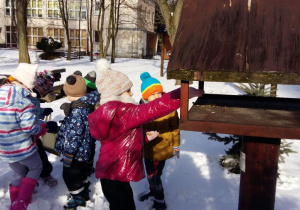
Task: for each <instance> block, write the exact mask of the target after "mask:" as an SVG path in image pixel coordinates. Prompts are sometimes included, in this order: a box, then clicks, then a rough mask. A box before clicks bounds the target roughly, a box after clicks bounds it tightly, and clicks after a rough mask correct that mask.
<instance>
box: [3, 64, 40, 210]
mask: <svg viewBox="0 0 300 210" xmlns="http://www.w3.org/2000/svg"><path fill="white" fill-rule="evenodd" d="M37 68H38V65H32V64H27V63H20V64H19V65H18V67H17V69H16V71H15V72H13V74H12V75H11V76H10V77H9V78H8V80H7V82H6V84H4V85H3V86H1V88H0V104H1V109H0V123H1V124H2V125H4V124H5V126H1V128H0V160H1V161H5V162H8V164H9V167H10V168H11V169H12V170H13V171H14V176H13V179H14V180H13V181H12V182H11V184H10V185H9V193H10V199H11V208H10V209H11V210H25V209H27V206H28V205H29V203H30V200H31V195H32V193H33V190H34V188H35V186H36V183H37V180H38V178H39V177H40V173H41V171H42V162H41V159H40V156H39V154H38V152H37V148H36V145H35V143H34V142H33V136H36V137H39V136H41V135H44V134H45V133H46V127H45V126H46V125H45V124H39V123H36V122H37V121H36V118H37V116H36V115H35V111H34V105H33V104H32V102H31V101H30V99H29V98H28V97H29V96H30V94H31V92H32V88H33V87H34V85H35V82H36V71H37Z"/></svg>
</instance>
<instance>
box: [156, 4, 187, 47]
mask: <svg viewBox="0 0 300 210" xmlns="http://www.w3.org/2000/svg"><path fill="white" fill-rule="evenodd" d="M156 2H157V4H158V6H159V9H160V12H161V14H162V16H163V18H164V20H165V23H166V28H167V30H168V35H169V36H170V41H171V44H172V45H173V43H174V39H175V35H176V32H177V28H178V24H179V20H180V16H181V10H182V7H183V0H177V1H176V3H175V4H174V9H173V10H171V9H170V7H169V6H168V3H167V0H156Z"/></svg>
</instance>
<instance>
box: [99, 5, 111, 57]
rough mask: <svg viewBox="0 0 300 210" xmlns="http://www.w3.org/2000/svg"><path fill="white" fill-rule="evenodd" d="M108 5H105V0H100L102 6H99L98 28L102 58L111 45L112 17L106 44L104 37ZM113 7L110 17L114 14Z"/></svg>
mask: <svg viewBox="0 0 300 210" xmlns="http://www.w3.org/2000/svg"><path fill="white" fill-rule="evenodd" d="M106 9H107V8H106V7H105V0H101V2H100V8H99V14H98V20H97V21H98V22H97V30H98V35H99V52H100V58H105V57H106V54H107V51H108V47H109V45H110V40H111V31H110V30H109V28H110V26H111V21H112V19H111V18H109V22H108V26H107V28H108V30H107V34H106V43H105V44H104V38H103V32H104V20H105V19H104V17H105V11H106ZM112 12H113V10H112V7H110V17H111V16H112V14H111V13H112Z"/></svg>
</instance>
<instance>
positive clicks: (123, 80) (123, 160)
mask: <svg viewBox="0 0 300 210" xmlns="http://www.w3.org/2000/svg"><path fill="white" fill-rule="evenodd" d="M96 69H97V71H98V72H97V82H96V85H97V89H98V92H99V93H100V94H101V99H100V105H101V106H100V107H99V108H98V109H97V110H96V111H94V112H93V113H92V114H90V115H89V117H88V121H89V127H90V132H91V135H92V137H93V138H95V139H97V140H99V141H100V142H101V148H100V153H99V158H98V161H97V163H96V172H95V174H96V178H98V179H100V182H101V186H102V191H103V194H104V196H105V197H106V199H107V200H108V202H109V205H110V209H111V210H123V209H124V210H125V209H126V210H134V209H135V204H134V199H133V192H132V189H131V187H130V181H133V182H137V181H140V180H141V179H143V178H144V177H145V172H144V166H143V156H142V148H143V130H142V127H141V125H143V124H145V123H147V122H150V121H152V120H154V119H157V118H159V117H162V116H164V115H167V114H169V113H170V112H172V111H174V110H176V109H178V108H179V107H180V89H177V90H174V91H172V92H170V93H166V94H164V96H163V97H161V98H160V99H157V100H155V101H153V102H150V103H147V104H138V103H137V102H135V101H134V100H133V98H132V92H131V87H132V85H133V84H132V82H131V81H130V80H129V78H128V77H127V76H126V75H125V74H123V73H121V72H118V71H115V70H112V69H110V65H109V63H108V62H107V61H106V60H105V59H100V60H98V61H97V63H96ZM202 94H203V91H202V90H196V89H194V88H190V94H189V95H190V97H195V96H202ZM156 135H157V134H156ZM152 138H153V136H149V140H150V139H152Z"/></svg>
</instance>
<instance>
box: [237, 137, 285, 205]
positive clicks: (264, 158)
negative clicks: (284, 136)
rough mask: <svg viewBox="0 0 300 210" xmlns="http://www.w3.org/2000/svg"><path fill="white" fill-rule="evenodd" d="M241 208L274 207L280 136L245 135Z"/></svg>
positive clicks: (240, 195) (242, 149)
mask: <svg viewBox="0 0 300 210" xmlns="http://www.w3.org/2000/svg"><path fill="white" fill-rule="evenodd" d="M241 152H242V153H243V155H242V156H243V158H241V159H242V161H243V160H244V161H245V162H241V164H242V165H244V166H245V167H243V168H244V170H241V179H240V193H239V208H238V209H239V210H254V209H255V210H273V209H274V205H275V192H276V181H277V175H278V174H277V170H278V158H279V153H280V139H270V138H257V137H255V138H253V137H243V140H242V148H241Z"/></svg>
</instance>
